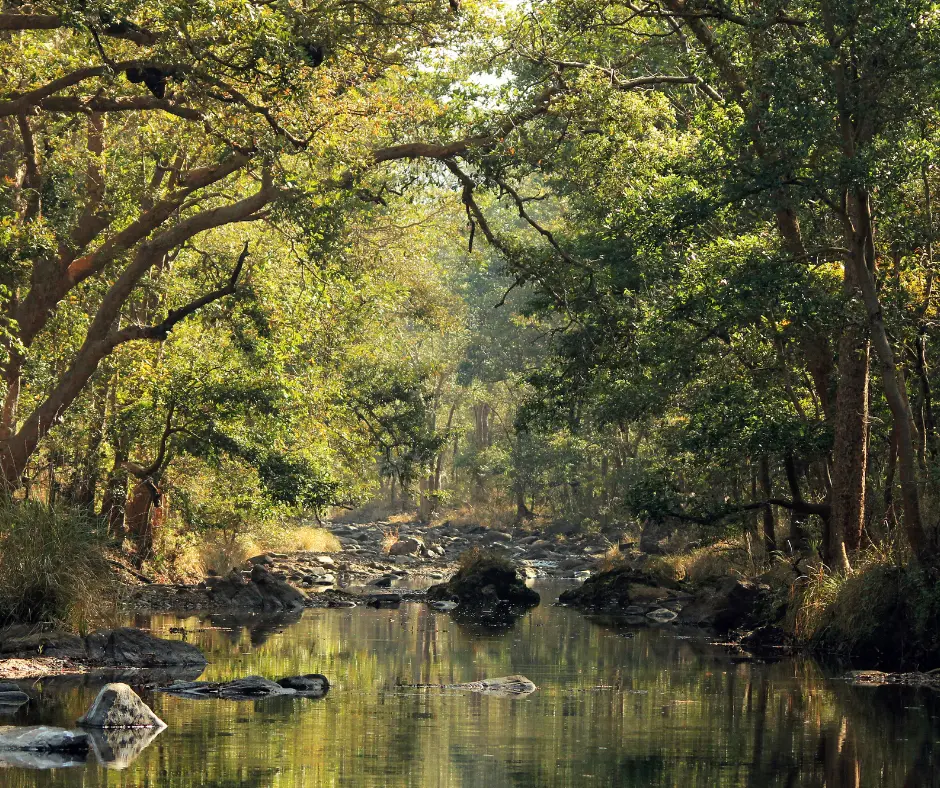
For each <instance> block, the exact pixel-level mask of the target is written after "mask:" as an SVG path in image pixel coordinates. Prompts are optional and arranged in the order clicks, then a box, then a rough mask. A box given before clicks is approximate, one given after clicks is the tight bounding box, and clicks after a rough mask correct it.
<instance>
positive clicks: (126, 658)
mask: <svg viewBox="0 0 940 788" xmlns="http://www.w3.org/2000/svg"><path fill="white" fill-rule="evenodd" d="M85 645H86V649H87V659H88V660H89V661H90V662H93V663H95V664H98V665H122V666H130V667H141V668H153V667H166V666H170V665H205V664H206V658H205V656H203V653H202V652H201V651H200V650H199V649H198V648H196V647H195V646H193V645H191V644H189V643H184V642H183V641H181V640H163V639H162V638H158V637H154V636H153V635H151V634H150V633H149V632H142V631H141V630H139V629H133V628H131V627H121V628H119V629H105V630H100V631H98V632H93V633H92V634H90V635H88V636H87V637H86V638H85Z"/></svg>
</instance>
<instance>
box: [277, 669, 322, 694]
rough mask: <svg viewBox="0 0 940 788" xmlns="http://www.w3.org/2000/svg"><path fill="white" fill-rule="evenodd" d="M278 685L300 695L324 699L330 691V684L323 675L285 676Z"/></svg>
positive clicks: (278, 681)
mask: <svg viewBox="0 0 940 788" xmlns="http://www.w3.org/2000/svg"><path fill="white" fill-rule="evenodd" d="M277 683H278V684H279V685H280V686H282V687H284V688H285V689H292V690H294V691H295V692H297V693H298V694H305V695H316V696H318V697H322V696H324V695H326V693H327V692H329V691H330V682H329V680H328V679H327V677H326V676H324V675H323V674H322V673H305V674H304V675H302V676H285V677H284V678H282V679H278V680H277Z"/></svg>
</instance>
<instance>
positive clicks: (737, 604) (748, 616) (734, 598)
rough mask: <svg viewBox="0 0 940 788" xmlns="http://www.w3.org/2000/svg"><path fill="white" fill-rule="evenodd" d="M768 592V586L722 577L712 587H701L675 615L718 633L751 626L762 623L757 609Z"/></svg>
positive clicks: (683, 621)
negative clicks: (720, 580)
mask: <svg viewBox="0 0 940 788" xmlns="http://www.w3.org/2000/svg"><path fill="white" fill-rule="evenodd" d="M769 595H770V587H769V586H766V585H763V584H760V583H753V582H751V581H749V580H737V579H735V578H726V579H725V580H723V581H722V582H721V583H719V584H718V586H717V587H715V588H706V589H703V590H701V591H700V592H699V594H698V595H697V596H696V597H695V598H694V599H693V600H692V602H690V603H689V604H688V605H686V606H685V607H684V608H683V609H682V612H681V613H680V614H679V617H680V620H681V621H682V623H684V624H695V625H697V626H710V627H713V628H714V629H716V630H718V631H719V632H722V633H724V632H730V631H731V630H733V629H738V628H745V629H753V628H754V626H757V625H760V624H761V623H764V622H762V621H761V620H760V619H761V618H762V616H761V615H760V611H761V608H762V607H763V606H764V604H765V602H766V601H767V600H768V598H769Z"/></svg>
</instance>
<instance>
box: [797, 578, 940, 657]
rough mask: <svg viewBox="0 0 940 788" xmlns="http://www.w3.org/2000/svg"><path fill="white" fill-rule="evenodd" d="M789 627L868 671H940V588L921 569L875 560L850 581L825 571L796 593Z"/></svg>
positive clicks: (816, 647) (808, 640)
mask: <svg viewBox="0 0 940 788" xmlns="http://www.w3.org/2000/svg"><path fill="white" fill-rule="evenodd" d="M788 625H789V628H790V629H791V631H792V632H793V633H794V635H795V636H796V637H798V638H799V639H800V640H803V641H806V642H809V643H810V644H811V645H812V646H813V647H814V648H815V649H817V650H819V651H822V652H828V653H835V654H839V655H842V656H845V657H851V658H853V659H854V660H859V661H863V662H864V663H865V666H866V667H881V668H885V669H898V668H904V669H909V668H915V669H921V670H924V669H932V668H936V667H938V666H940V587H938V584H937V583H936V581H935V580H932V579H931V578H930V577H929V576H928V575H927V574H926V573H925V572H923V570H921V569H919V568H918V567H916V566H897V565H895V564H892V563H889V562H886V561H880V560H876V561H870V562H869V563H866V564H861V563H860V564H859V565H858V567H857V568H856V571H855V572H853V573H852V574H850V575H833V574H830V573H829V572H827V571H825V570H824V569H821V568H820V569H818V570H817V571H816V572H814V573H812V574H810V575H808V576H807V577H805V578H803V581H802V587H798V588H797V590H796V591H795V593H794V599H793V600H792V602H791V605H790V615H789V616H788Z"/></svg>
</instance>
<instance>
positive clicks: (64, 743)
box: [0, 725, 89, 752]
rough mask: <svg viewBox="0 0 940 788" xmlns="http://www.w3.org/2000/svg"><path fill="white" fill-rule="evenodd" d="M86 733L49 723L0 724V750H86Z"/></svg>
mask: <svg viewBox="0 0 940 788" xmlns="http://www.w3.org/2000/svg"><path fill="white" fill-rule="evenodd" d="M88 746H89V745H88V734H87V733H84V732H82V731H69V730H66V729H65V728H54V727H52V726H50V725H27V726H23V727H21V726H16V725H3V726H0V750H30V751H34V752H87V751H88Z"/></svg>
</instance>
